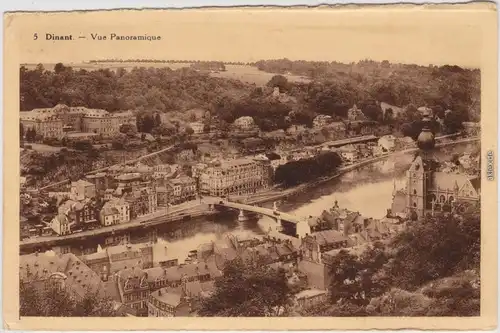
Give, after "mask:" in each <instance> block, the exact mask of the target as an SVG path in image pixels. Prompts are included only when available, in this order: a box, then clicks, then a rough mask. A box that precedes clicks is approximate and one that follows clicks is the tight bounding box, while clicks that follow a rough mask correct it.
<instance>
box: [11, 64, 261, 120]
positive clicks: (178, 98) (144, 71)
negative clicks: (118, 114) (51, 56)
mask: <svg viewBox="0 0 500 333" xmlns="http://www.w3.org/2000/svg"><path fill="white" fill-rule="evenodd" d="M20 86H21V110H23V111H24V110H32V109H34V108H40V107H53V106H55V105H57V104H58V103H64V104H66V105H68V106H86V107H89V108H97V109H105V110H107V111H110V112H113V111H117V110H138V111H140V112H148V113H150V114H154V113H156V112H159V113H163V112H165V111H168V110H183V109H189V108H193V107H202V108H207V109H209V108H210V106H211V102H212V101H213V100H214V99H215V98H216V97H218V96H221V95H225V94H226V93H228V92H229V91H231V90H237V91H245V90H247V91H250V89H251V86H250V85H245V84H243V83H241V82H240V81H236V80H230V79H221V78H216V77H211V76H209V75H208V74H204V73H200V72H197V71H196V70H194V69H191V68H180V69H177V70H172V69H170V68H168V67H162V68H144V67H141V68H137V67H136V68H133V69H131V70H128V71H127V70H125V69H124V68H118V69H117V70H110V69H96V70H86V69H79V70H74V69H73V68H71V67H67V66H64V65H63V64H57V65H56V66H55V67H54V70H47V69H45V68H44V66H43V65H42V64H39V65H37V66H36V68H35V69H27V68H26V67H24V66H23V67H21V69H20Z"/></svg>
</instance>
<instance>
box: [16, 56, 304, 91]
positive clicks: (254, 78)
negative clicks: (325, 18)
mask: <svg viewBox="0 0 500 333" xmlns="http://www.w3.org/2000/svg"><path fill="white" fill-rule="evenodd" d="M42 65H43V67H44V68H45V69H47V70H53V69H54V66H55V64H53V63H46V64H42ZM64 65H66V66H71V67H72V68H73V69H75V70H79V69H86V70H96V69H101V68H109V69H111V70H116V69H118V68H124V69H126V70H131V69H133V68H134V67H154V68H162V67H169V68H171V69H179V68H182V67H189V66H190V65H191V63H175V64H173V63H153V62H151V63H149V62H105V63H83V64H82V63H77V64H71V63H68V64H64ZM23 66H24V67H26V68H28V69H35V68H36V66H37V65H36V64H23ZM211 75H212V76H214V77H221V78H228V79H235V80H240V81H242V82H246V83H251V84H256V85H258V86H263V85H265V84H266V83H267V82H269V80H271V78H272V77H273V76H274V75H275V74H273V73H267V72H262V71H259V70H258V69H257V68H256V67H253V66H247V65H226V71H225V72H219V73H212V74H211ZM285 76H286V77H287V78H288V80H290V81H292V82H309V81H310V80H309V79H307V78H304V77H302V76H297V75H285Z"/></svg>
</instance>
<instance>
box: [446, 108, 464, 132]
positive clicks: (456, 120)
mask: <svg viewBox="0 0 500 333" xmlns="http://www.w3.org/2000/svg"><path fill="white" fill-rule="evenodd" d="M462 118H463V117H461V115H460V114H459V113H458V112H454V111H452V112H449V113H448V114H446V116H445V117H444V126H445V131H446V133H447V134H453V133H457V132H459V131H461V130H462V129H463V128H464V126H463V124H462V121H463V119H462Z"/></svg>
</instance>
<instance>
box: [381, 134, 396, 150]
mask: <svg viewBox="0 0 500 333" xmlns="http://www.w3.org/2000/svg"><path fill="white" fill-rule="evenodd" d="M395 146H396V138H395V137H394V135H384V136H382V137H381V138H380V139H379V140H378V147H379V148H380V149H381V150H382V152H384V153H387V152H391V151H393V150H394V148H395Z"/></svg>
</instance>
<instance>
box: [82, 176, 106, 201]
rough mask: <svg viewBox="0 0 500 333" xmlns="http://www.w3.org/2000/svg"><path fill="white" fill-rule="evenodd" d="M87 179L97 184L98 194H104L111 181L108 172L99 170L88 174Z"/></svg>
mask: <svg viewBox="0 0 500 333" xmlns="http://www.w3.org/2000/svg"><path fill="white" fill-rule="evenodd" d="M85 180H86V181H87V182H89V183H91V184H93V185H94V186H95V190H96V195H99V196H101V197H102V196H103V195H104V192H105V191H106V189H108V188H109V181H108V177H107V175H106V173H104V172H99V173H95V174H91V175H86V176H85Z"/></svg>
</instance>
